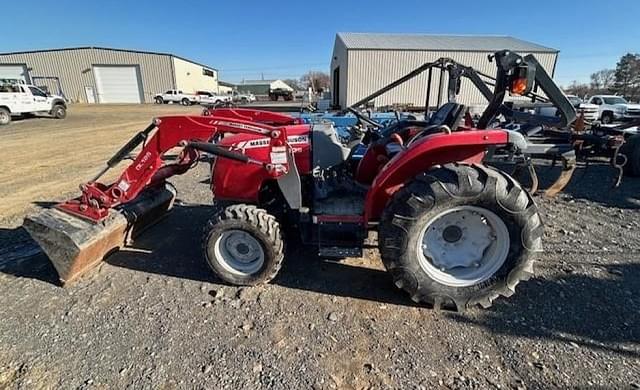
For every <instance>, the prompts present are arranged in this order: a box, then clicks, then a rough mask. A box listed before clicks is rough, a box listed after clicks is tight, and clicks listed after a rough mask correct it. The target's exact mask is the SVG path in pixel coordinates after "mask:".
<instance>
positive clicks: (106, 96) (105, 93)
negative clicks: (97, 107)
mask: <svg viewBox="0 0 640 390" xmlns="http://www.w3.org/2000/svg"><path fill="white" fill-rule="evenodd" d="M93 74H94V75H95V78H96V89H97V92H98V102H99V103H142V100H141V98H140V96H141V93H140V85H141V84H140V78H139V76H138V68H137V67H136V66H94V67H93Z"/></svg>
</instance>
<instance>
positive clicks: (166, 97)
mask: <svg viewBox="0 0 640 390" xmlns="http://www.w3.org/2000/svg"><path fill="white" fill-rule="evenodd" d="M153 99H154V101H155V102H156V104H167V103H169V102H173V103H180V104H182V105H183V106H190V105H192V104H197V103H198V102H199V99H198V97H197V96H196V95H193V94H188V93H183V92H182V91H180V90H177V89H170V90H168V91H166V92H165V93H159V94H156V95H154V96H153Z"/></svg>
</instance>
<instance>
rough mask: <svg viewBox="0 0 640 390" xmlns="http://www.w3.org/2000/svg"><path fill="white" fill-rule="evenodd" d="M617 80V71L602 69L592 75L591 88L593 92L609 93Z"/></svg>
mask: <svg viewBox="0 0 640 390" xmlns="http://www.w3.org/2000/svg"><path fill="white" fill-rule="evenodd" d="M615 81H616V71H615V70H613V69H602V70H599V71H597V72H595V73H593V74H592V75H591V89H593V90H594V91H593V93H607V92H609V91H610V90H611V88H613V85H614V83H615Z"/></svg>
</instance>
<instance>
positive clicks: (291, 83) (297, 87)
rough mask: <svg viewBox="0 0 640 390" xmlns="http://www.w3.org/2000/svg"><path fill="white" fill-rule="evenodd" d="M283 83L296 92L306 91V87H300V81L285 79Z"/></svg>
mask: <svg viewBox="0 0 640 390" xmlns="http://www.w3.org/2000/svg"><path fill="white" fill-rule="evenodd" d="M282 81H284V83H285V84H287V85H288V86H290V87H291V88H293V89H295V90H296V91H300V90H302V89H304V86H302V85H300V80H296V79H284V80H282Z"/></svg>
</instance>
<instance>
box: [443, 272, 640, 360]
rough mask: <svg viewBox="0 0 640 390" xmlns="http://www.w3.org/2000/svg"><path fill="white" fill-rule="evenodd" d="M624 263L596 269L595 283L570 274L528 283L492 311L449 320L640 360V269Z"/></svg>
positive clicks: (581, 275) (591, 279)
mask: <svg viewBox="0 0 640 390" xmlns="http://www.w3.org/2000/svg"><path fill="white" fill-rule="evenodd" d="M624 261H625V263H623V264H618V265H610V266H598V267H599V269H598V270H597V271H598V272H595V274H596V275H597V277H594V276H590V275H585V274H578V273H568V274H564V275H561V276H560V277H559V278H558V279H555V280H550V279H535V280H531V281H529V282H525V283H523V284H521V285H519V286H518V292H517V294H516V295H514V296H513V297H511V298H509V300H506V301H505V300H500V301H498V303H497V304H496V306H495V307H494V308H493V309H491V310H488V311H481V312H477V313H476V314H477V315H475V314H474V315H473V316H471V315H469V316H467V315H455V314H452V315H451V318H452V319H454V320H455V321H458V322H461V323H464V324H475V325H479V326H482V327H484V328H486V329H487V331H489V332H491V333H493V334H496V335H509V336H519V337H526V338H530V339H546V340H551V341H557V342H562V343H567V344H569V345H570V346H571V347H573V348H579V347H588V348H591V349H597V350H605V351H611V352H615V353H619V354H622V355H627V356H631V357H634V358H638V357H640V352H638V350H639V347H640V315H639V314H640V312H639V311H638V307H639V306H640V299H638V291H640V264H634V263H632V262H633V261H634V260H633V259H625V260H624ZM569 271H571V270H569ZM571 272H573V271H571ZM630 344H633V347H631V348H630Z"/></svg>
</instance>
